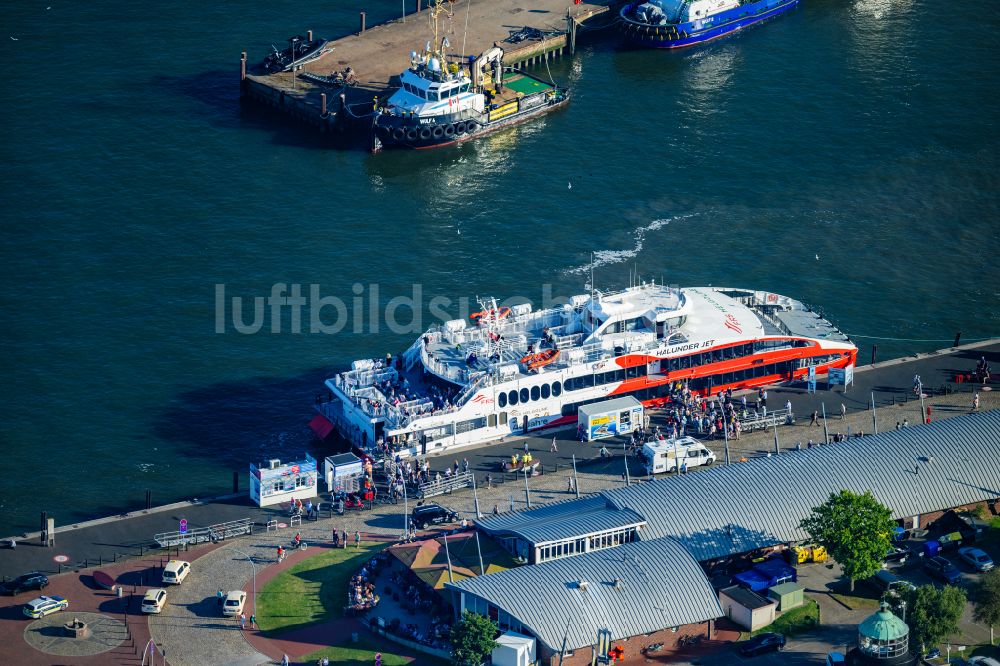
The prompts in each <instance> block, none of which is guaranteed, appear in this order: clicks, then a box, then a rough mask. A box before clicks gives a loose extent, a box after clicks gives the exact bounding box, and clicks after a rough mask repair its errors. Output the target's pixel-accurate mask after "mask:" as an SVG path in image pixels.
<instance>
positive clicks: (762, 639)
mask: <svg viewBox="0 0 1000 666" xmlns="http://www.w3.org/2000/svg"><path fill="white" fill-rule="evenodd" d="M784 649H785V637H784V636H782V635H781V634H776V633H774V632H770V631H769V632H766V633H763V634H757V635H756V636H754V637H753V638H751V639H750V640H748V641H743V642H742V643H740V648H739V652H740V654H742V655H743V656H744V657H753V656H755V655H758V654H764V653H765V652H774V651H776V650H784Z"/></svg>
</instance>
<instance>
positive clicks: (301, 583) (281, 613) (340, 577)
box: [257, 541, 403, 663]
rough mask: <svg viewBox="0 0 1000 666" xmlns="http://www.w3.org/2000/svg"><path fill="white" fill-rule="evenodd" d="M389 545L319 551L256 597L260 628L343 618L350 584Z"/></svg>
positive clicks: (272, 628) (269, 584) (366, 545)
mask: <svg viewBox="0 0 1000 666" xmlns="http://www.w3.org/2000/svg"><path fill="white" fill-rule="evenodd" d="M386 545H387V544H383V543H368V542H364V541H363V542H361V548H360V549H359V548H355V547H354V546H353V545H352V546H351V547H349V548H328V549H317V550H318V551H319V552H318V554H317V555H314V556H312V557H310V558H309V559H307V560H304V561H302V562H300V563H298V564H296V565H295V566H294V567H292V568H291V569H289V570H288V571H283V572H282V573H280V574H278V575H277V576H275V577H274V578H273V579H272V580H271V581H270V582H269V583H268V584H267V585H265V586H264V588H263V589H262V590H260V592H258V593H257V626H259V627H260V628H261V631H264V632H275V631H280V630H283V629H289V628H292V627H300V626H302V625H306V624H312V623H314V622H323V621H326V620H332V619H335V618H339V617H342V616H343V614H344V606H345V605H346V604H347V581H348V580H350V578H351V576H353V575H354V574H355V572H357V570H358V569H360V568H361V565H362V564H364V563H365V562H366V561H368V560H369V559H371V557H372V555H374V554H375V553H378V552H379V551H381V550H382V549H383V548H385V547H386ZM328 656H329V655H328ZM372 663H374V662H372ZM400 663H403V662H400Z"/></svg>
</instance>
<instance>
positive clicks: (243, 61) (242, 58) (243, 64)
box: [240, 51, 247, 81]
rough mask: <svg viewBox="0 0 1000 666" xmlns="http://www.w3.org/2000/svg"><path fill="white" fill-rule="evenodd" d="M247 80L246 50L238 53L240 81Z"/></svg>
mask: <svg viewBox="0 0 1000 666" xmlns="http://www.w3.org/2000/svg"><path fill="white" fill-rule="evenodd" d="M246 80H247V52H246V51H244V52H243V53H242V54H241V55H240V81H246Z"/></svg>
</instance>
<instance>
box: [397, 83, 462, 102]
mask: <svg viewBox="0 0 1000 666" xmlns="http://www.w3.org/2000/svg"><path fill="white" fill-rule="evenodd" d="M403 90H405V91H406V92H408V93H410V94H411V95H416V96H417V97H420V98H421V99H426V100H430V101H431V102H437V101H440V100H442V99H448V98H449V97H456V96H457V95H460V94H462V93H464V92H468V90H469V84H468V83H463V84H462V85H460V86H454V87H451V88H447V89H445V90H424V89H423V88H418V87H417V86H415V85H412V84H409V83H405V82H404V83H403Z"/></svg>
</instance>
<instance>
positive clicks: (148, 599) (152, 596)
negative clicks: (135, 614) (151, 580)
mask: <svg viewBox="0 0 1000 666" xmlns="http://www.w3.org/2000/svg"><path fill="white" fill-rule="evenodd" d="M166 603H167V591H166V590H164V589H163V588H162V587H157V588H153V589H152V590H148V591H147V592H146V596H144V597H143V598H142V607H141V608H142V612H143V613H159V612H160V611H162V610H163V607H164V606H165V605H166Z"/></svg>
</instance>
